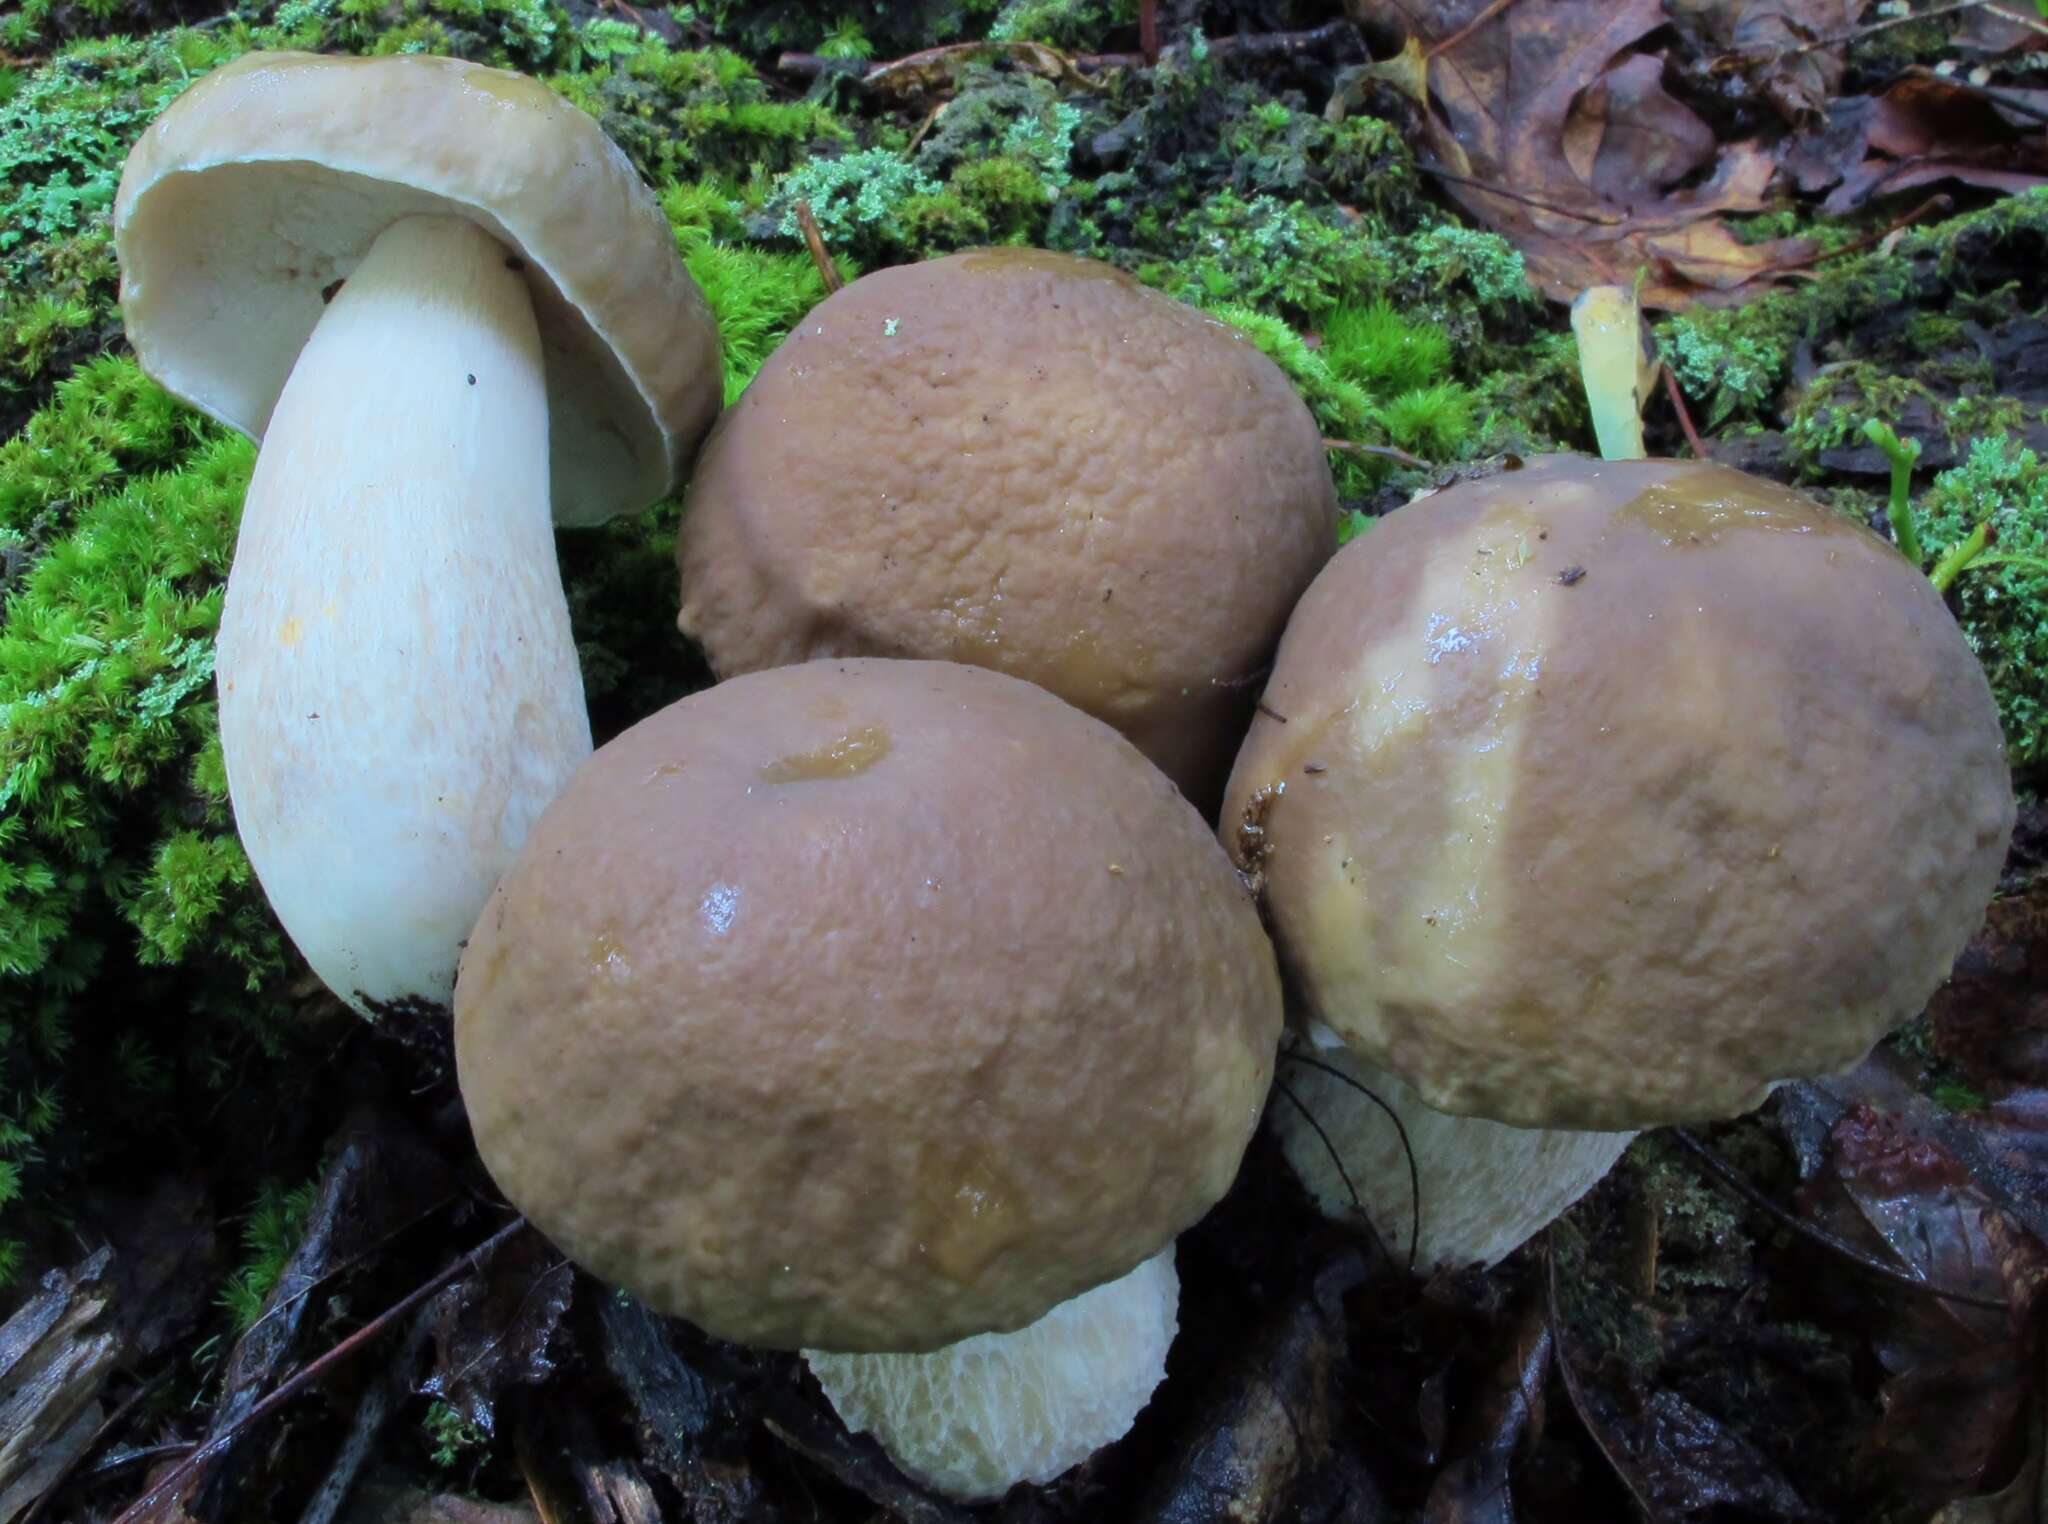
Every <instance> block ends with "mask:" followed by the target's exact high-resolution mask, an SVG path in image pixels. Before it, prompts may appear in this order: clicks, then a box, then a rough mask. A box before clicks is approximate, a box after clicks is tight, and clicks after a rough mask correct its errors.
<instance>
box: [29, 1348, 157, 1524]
mask: <svg viewBox="0 0 2048 1524" xmlns="http://www.w3.org/2000/svg"><path fill="white" fill-rule="evenodd" d="M176 1370H177V1367H176V1366H175V1365H167V1366H165V1367H164V1368H163V1369H162V1370H160V1371H158V1372H157V1373H156V1374H155V1375H154V1376H151V1377H150V1378H149V1380H147V1381H145V1382H143V1383H142V1385H141V1386H138V1387H137V1388H136V1389H135V1390H134V1391H132V1392H130V1393H129V1394H128V1395H127V1396H126V1397H124V1398H122V1399H121V1404H120V1406H119V1407H117V1408H115V1409H114V1411H113V1412H111V1413H109V1414H108V1415H107V1416H106V1420H105V1421H104V1422H103V1423H101V1424H100V1426H99V1427H98V1428H97V1429H94V1430H93V1431H92V1437H91V1438H89V1439H88V1440H86V1442H85V1443H84V1444H82V1445H80V1446H79V1447H78V1450H77V1453H76V1454H74V1455H73V1456H72V1457H71V1459H69V1460H68V1461H66V1462H65V1463H64V1464H63V1465H61V1466H59V1467H58V1468H57V1474H56V1475H55V1476H53V1477H51V1478H50V1484H49V1486H47V1487H45V1488H44V1489H43V1491H42V1495H41V1496H40V1497H38V1498H37V1499H36V1500H35V1501H34V1502H33V1503H31V1504H29V1505H28V1512H27V1513H25V1514H23V1515H22V1516H21V1524H36V1520H37V1519H40V1518H41V1517H42V1516H43V1511H44V1510H45V1509H47V1508H48V1507H49V1506H50V1500H51V1499H53V1498H54V1497H56V1496H57V1494H58V1493H59V1492H60V1491H62V1490H63V1487H64V1484H65V1483H66V1482H68V1481H70V1480H71V1473H72V1472H74V1471H76V1470H77V1469H78V1464H79V1462H80V1461H82V1460H84V1459H85V1458H86V1457H87V1456H88V1455H90V1454H92V1452H93V1451H95V1450H97V1449H98V1448H99V1447H100V1445H101V1443H102V1442H103V1441H105V1440H106V1438H107V1437H108V1436H109V1435H111V1434H113V1433H115V1432H116V1431H118V1430H119V1429H120V1427H121V1425H122V1424H124V1423H126V1422H127V1421H128V1415H129V1414H130V1413H133V1412H134V1411H135V1410H136V1408H138V1407H139V1406H141V1404H142V1401H143V1399H144V1398H146V1397H148V1396H149V1395H150V1394H151V1393H152V1392H154V1391H156V1390H157V1389H158V1388H159V1387H161V1386H162V1385H163V1384H164V1383H165V1382H166V1381H169V1380H170V1379H171V1375H172V1373H173V1372H175V1371H176Z"/></svg>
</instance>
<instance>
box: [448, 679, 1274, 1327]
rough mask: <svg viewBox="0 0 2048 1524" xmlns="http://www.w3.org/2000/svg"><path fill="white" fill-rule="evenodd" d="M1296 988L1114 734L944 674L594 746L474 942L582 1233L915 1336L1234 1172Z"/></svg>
mask: <svg viewBox="0 0 2048 1524" xmlns="http://www.w3.org/2000/svg"><path fill="white" fill-rule="evenodd" d="M1280 1021H1281V1016H1280V995H1279V981H1278V974H1277V972H1276V969H1275V966H1274V961H1273V955H1272V951H1271V948H1270V945H1269V944H1268V943H1267V941H1266V938H1265V934H1264V932H1263V931H1262V930H1261V928H1260V926H1259V923H1258V916H1257V914H1256V911H1255V910H1254V907H1253V905H1252V902H1251V898H1250V895H1249V894H1248V893H1247V891H1246V890H1245V888H1244V885H1243V884H1242V882H1241V881H1240V880H1239V878H1238V876H1237V874H1236V873H1235V871H1234V870H1233V869H1232V867H1231V865H1230V862H1229V859H1228V858H1227V857H1226V856H1225V854H1224V853H1223V852H1222V851H1221V850H1219V848H1218V846H1217V844H1216V841H1215V839H1214V837H1213V836H1212V835H1211V834H1209V832H1208V831H1207V829H1206V827H1205V826H1204V824H1203V822H1202V820H1201V819H1200V817H1199V816H1198V815H1197V814H1196V813H1195V811H1194V810H1193V809H1192V808H1191V807H1190V806H1189V805H1188V803H1187V802H1186V800H1184V799H1183V798H1182V797H1181V796H1180V795H1179V794H1178V793H1177V792H1176V791H1175V789H1174V788H1173V786H1172V784H1170V783H1169V782H1168V781H1167V780H1166V779H1165V778H1164V777H1162V776H1160V774H1159V773H1158V772H1157V771H1156V770H1155V769H1154V768H1153V767H1152V766H1151V765H1150V764H1148V763H1147V762H1146V761H1145V760H1144V758H1143V757H1141V756H1140V755H1139V754H1138V753H1137V752H1136V751H1135V750H1134V749H1133V748H1132V747H1131V746H1130V745H1129V744H1128V743H1127V742H1125V741H1124V740H1123V739H1122V738H1121V737H1119V736H1118V735H1117V734H1116V733H1115V732H1114V731H1112V730H1110V729H1109V728H1108V727H1107V726H1105V725H1102V724H1101V723H1099V722H1098V721H1096V720H1093V719H1090V718H1089V717H1088V716H1086V715H1083V714H1081V713H1080V712H1079V711H1077V710H1075V709H1072V708H1070V707H1068V706H1067V705H1065V704H1063V703H1061V702H1060V701H1059V700H1057V699H1055V698H1053V697H1052V696H1051V695H1050V694H1047V693H1045V692H1044V691H1042V690H1040V689H1037V688H1033V687H1031V686H1030V685H1028V684H1025V683H1021V682H1018V681H1016V680H1015V679H1012V678H1008V677H1004V676H1002V675H1000V674H998V673H992V672H986V671H981V670H978V669H975V668H970V667H961V666H954V665H951V664H947V663H924V662H918V663H912V662H891V661H841V662H819V663H813V664H810V665H805V666H797V667H787V668H782V669H778V670H776V671H772V672H764V673H758V674H754V675H752V676H749V677H744V678H740V679H736V680H735V681H733V682H730V683H726V684H722V685H721V686H719V687H716V688H713V689H710V690H708V691H706V692H703V693H699V694H697V695H695V696H693V697H691V698H688V699H684V700H683V701H682V702H680V703H677V704H674V705H672V706H670V707H669V708H667V709H665V710H663V711H661V712H660V713H659V714H656V715H655V716H653V717H652V718H650V719H648V720H646V721H644V722H642V723H641V724H639V725H637V726H635V727H634V728H633V729H631V730H629V731H627V732H626V733H625V734H624V735H622V736H620V737H619V738H618V739H617V740H615V741H612V742H611V743H610V744H608V745H607V746H605V747H603V748H602V749H600V750H599V751H598V752H597V753H596V755H595V756H594V757H593V758H592V759H591V760H590V762H589V763H588V764H586V765H585V766H584V767H583V769H582V770H581V771H579V772H578V773H577V774H576V776H575V777H574V778H573V779H572V780H571V782H570V784H569V786H568V788H567V790H566V791H565V792H564V793H563V794H562V796H561V797H560V798H559V799H558V800H557V801H556V802H555V803H554V804H553V805H552V806H551V807H550V808H549V809H548V811H547V812H546V813H545V814H544V815H543V816H542V818H541V820H540V822H539V824H538V825H537V826H536V827H535V828H534V830H533V832H532V833H531V835H530V836H529V837H528V838H527V842H526V846H525V848H524V850H523V851H522V852H521V854H520V857H519V859H518V860H517V861H516V862H515V863H514V864H513V866H512V868H511V869H510V870H509V871H508V872H507V873H506V875H505V876H504V878H503V879H502V880H501V881H500V884H499V886H498V889H497V891H496V893H495V894H494V895H493V897H492V899H491V902H490V904H489V905H488V906H486V908H485V910H484V914H483V917H482V919H481V920H480V922H479V923H478V925H477V928H476V932H475V934H474V935H473V936H472V938H471V940H470V943H469V947H468V949H467V951H466V952H465V954H464V956H463V962H462V968H461V972H460V974H459V976H458V979H457V983H456V991H455V1038H456V1056H457V1063H458V1069H459V1074H460V1078H461V1085H462V1093H463V1096H464V1099H465V1100H466V1101H467V1103H468V1106H469V1114H470V1119H471V1122H472V1123H473V1125H474V1127H475V1131H476V1141H477V1147H478V1149H479V1150H480V1151H481V1153H482V1155H483V1158H484V1162H485V1164H486V1165H487V1166H488V1167H489V1169H490V1171H491V1174H492V1176H493V1177H494V1178H495V1179H496V1180H497V1182H498V1184H499V1185H500V1186H501V1187H502V1188H503V1189H504V1191H505V1193H506V1195H507V1196H508V1197H510V1198H511V1200H512V1201H513V1202H514V1203H515V1204H517V1205H518V1206H519V1208H520V1209H521V1210H522V1211H524V1212H525V1213H527V1215H528V1216H529V1217H531V1218H532V1219H533V1221H534V1222H535V1223H536V1224H537V1225H539V1226H540V1228H541V1229H542V1230H543V1231H545V1232H546V1233H547V1234H548V1235H549V1236H550V1237H552V1238H554V1239H555V1240H556V1241H557V1242H558V1243H559V1244H560V1245H561V1246H562V1248H563V1249H564V1250H565V1251H566V1252H568V1253H569V1254H570V1255H571V1256H573V1257H574V1258H576V1259H577V1260H579V1261H580V1262H581V1263H583V1264H584V1265H586V1266H587V1267H588V1268H589V1269H591V1270H592V1271H593V1272H595V1273H596V1274H598V1275H600V1276H603V1277H606V1278H608V1279H610V1280H613V1281H616V1282H618V1283H619V1284H622V1285H624V1286H626V1287H628V1288H629V1289H631V1290H633V1291H634V1292H635V1293H637V1294H638V1295H640V1296H641V1297H643V1298H644V1299H646V1300H647V1301H648V1302H649V1303H650V1305H652V1306H654V1307H656V1308H658V1309H660V1310H661V1311H663V1312H666V1313H669V1314H672V1315H675V1316H679V1317H685V1318H688V1319H690V1320H692V1321H693V1322H696V1323H698V1324H700V1325H701V1326H703V1327H704V1328H706V1329H708V1330H709V1331H711V1332H712V1333H715V1334H718V1335H720V1336H722V1337H724V1338H729V1339H735V1340H739V1341H742V1342H746V1343H751V1344H762V1345H774V1346H782V1347H787V1348H797V1347H808V1348H816V1349H852V1350H923V1349H931V1348H935V1347H937V1346H939V1345H941V1344H945V1343H948V1342H951V1341H952V1340H955V1339H960V1338H965V1337H967V1336H968V1335H970V1334H975V1333H981V1332H985V1331H991V1330H1007V1329H1012V1328H1016V1327H1020V1326H1022V1325H1023V1324H1025V1323H1028V1322H1030V1321H1031V1320H1032V1319H1034V1318H1036V1317H1038V1316H1039V1315H1040V1314H1041V1313H1043V1312H1045V1311H1046V1310H1047V1309H1048V1308H1050V1307H1052V1306H1053V1305H1054V1304H1055V1303H1058V1302H1060V1301H1063V1300H1065V1299H1066V1298H1068V1297H1071V1296H1073V1295H1075V1294H1076V1293H1078V1292H1081V1291H1084V1290H1086V1289H1088V1288H1089V1287H1091V1286H1095V1285H1098V1284H1100V1283H1101V1282H1103V1281H1107V1280H1110V1279H1113V1278H1115V1277H1117V1276H1119V1275H1122V1274H1124V1273H1125V1272H1126V1271H1128V1270H1129V1269H1131V1267H1132V1266H1134V1265H1136V1264H1137V1263H1138V1262H1139V1261H1140V1260H1142V1259H1144V1258H1146V1257H1147V1256H1148V1255H1151V1254H1153V1253H1155V1252H1156V1251H1158V1250H1159V1249H1160V1248H1161V1247H1162V1246H1163V1245H1164V1244H1165V1243H1166V1242H1167V1241H1168V1240H1169V1239H1170V1238H1172V1237H1173V1236H1174V1235H1175V1234H1177V1233H1178V1232H1179V1231H1180V1230H1181V1229H1183V1228H1185V1227H1187V1226H1188V1225H1189V1224H1190V1223H1192V1222H1193V1221H1194V1220H1195V1219H1196V1218H1197V1217H1199V1216H1200V1215H1201V1214H1202V1213H1203V1212H1204V1211H1206V1210H1207V1209H1208V1207H1209V1206H1210V1205H1211V1204H1212V1203H1214V1202H1215V1201H1216V1199H1217V1198H1218V1197H1220V1196H1221V1195H1222V1193H1223V1191H1224V1190H1225V1189H1226V1187H1227V1186H1228V1185H1229V1182H1230V1180H1231V1178H1232V1176H1233V1174H1234V1173H1235V1171H1236V1169H1237V1165H1238V1160H1239V1157H1240V1155H1241V1154H1242V1151H1243V1149H1244V1147H1245V1144H1246V1142H1247V1140H1248V1139H1249V1138H1250V1136H1251V1133H1252V1130H1253V1128H1254V1126H1255V1125H1256V1122H1257V1118H1258V1112H1259V1107H1260V1104H1261V1102H1262V1101H1263V1099H1264V1096H1265V1091H1266V1086H1267V1084H1268V1082H1269V1079H1270V1077H1271V1073H1272V1063H1273V1054H1274V1049H1275V1045H1276V1043H1277V1040H1278V1036H1279V1030H1280Z"/></svg>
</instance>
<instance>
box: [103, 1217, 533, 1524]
mask: <svg viewBox="0 0 2048 1524" xmlns="http://www.w3.org/2000/svg"><path fill="white" fill-rule="evenodd" d="M525 1226H526V1219H525V1218H524V1217H515V1218H513V1219H512V1221H510V1222H509V1223H507V1224H505V1226H504V1227H502V1228H500V1229H498V1231H497V1232H495V1233H493V1234H492V1235H491V1236H490V1237H489V1238H487V1239H485V1240H484V1241H483V1242H482V1243H480V1244H478V1245H477V1246H476V1247H475V1248H474V1249H471V1250H469V1251H468V1252H467V1253H464V1254H460V1255H457V1256H456V1257H455V1258H454V1259H453V1260H451V1261H450V1262H449V1263H448V1264H446V1265H444V1266H442V1267H441V1269H440V1270H438V1271H437V1272H435V1274H434V1276H433V1278H432V1279H430V1280H428V1281H427V1282H426V1283H425V1284H424V1285H420V1286H416V1287H414V1288H413V1289H412V1290H411V1291H408V1292H407V1293H406V1294H405V1295H404V1296H402V1297H400V1298H399V1299H398V1300H397V1301H395V1302H393V1303H392V1304H391V1305H390V1306H389V1307H387V1308H385V1309H384V1310H383V1311H382V1312H380V1313H378V1314H377V1316H375V1317H374V1318H372V1319H370V1321H369V1322H367V1323H365V1324H364V1325H363V1326H362V1327H361V1328H358V1329H357V1330H356V1331H355V1332H354V1333H352V1334H350V1335H349V1336H348V1337H347V1338H346V1339H343V1340H342V1341H341V1342H340V1343H339V1344H337V1345H335V1346H334V1347H333V1348H332V1349H330V1350H328V1351H327V1353H325V1354H324V1355H317V1356H315V1357H314V1358H313V1359H311V1360H308V1361H307V1362H306V1363H305V1364H304V1365H302V1366H300V1367H299V1368H298V1369H297V1370H295V1371H293V1372H292V1373H291V1374H290V1375H289V1376H287V1377H285V1379H284V1380H282V1381H280V1382H279V1383H278V1384H277V1385H276V1386H275V1387H273V1388H272V1389H271V1391H270V1393H269V1394H268V1395H267V1396H265V1397H264V1398H262V1399H261V1400H260V1401H259V1402H257V1403H256V1404H255V1405H254V1406H253V1407H251V1408H250V1409H249V1411H248V1412H246V1413H244V1414H243V1415H242V1416H241V1417H240V1418H239V1419H237V1420H236V1421H235V1422H234V1423H232V1424H230V1425H229V1426H228V1427H227V1428H225V1429H223V1430H221V1432H220V1433H218V1434H216V1435H214V1436H213V1438H211V1439H209V1440H208V1441H207V1442H206V1443H205V1444H203V1445H197V1446H195V1447H194V1448H193V1450H192V1453H191V1454H190V1455H187V1456H186V1457H185V1458H184V1459H183V1460H182V1461H180V1462H178V1464H177V1465H175V1466H173V1467H172V1468H171V1469H170V1470H169V1471H168V1472H167V1473H165V1475H164V1479H163V1480H162V1481H160V1482H158V1483H157V1484H156V1485H155V1486H154V1487H152V1488H150V1490H149V1491H148V1492H146V1493H144V1494H143V1495H142V1496H141V1497H139V1498H137V1499H136V1500H135V1501H134V1502H132V1503H130V1504H129V1505H128V1506H127V1507H126V1508H124V1509H122V1510H121V1513H120V1515H119V1517H117V1518H116V1519H115V1520H114V1524H141V1520H142V1519H144V1518H145V1517H147V1516H148V1515H149V1514H150V1513H151V1512H152V1510H154V1509H155V1508H156V1507H157V1506H158V1505H159V1504H160V1503H162V1502H163V1501H164V1500H165V1499H166V1498H175V1497H177V1495H178V1494H179V1493H180V1492H181V1491H182V1490H183V1489H184V1486H185V1484H186V1483H187V1482H189V1481H191V1480H192V1479H193V1477H194V1476H195V1475H197V1474H198V1472H199V1469H200V1468H201V1467H202V1466H204V1465H205V1464H206V1463H207V1462H208V1461H210V1460H212V1459H213V1458H214V1457H215V1456H216V1455H219V1454H220V1453H221V1452H222V1451H224V1450H226V1449H227V1448H228V1447H229V1446H230V1445H232V1444H234V1442H235V1441H236V1440H238V1439H240V1438H241V1437H242V1435H243V1434H244V1433H245V1432H246V1431H247V1430H248V1429H250V1428H251V1427H252V1426H254V1425H256V1424H258V1423H261V1422H262V1421H263V1420H264V1419H266V1418H268V1417H269V1416H270V1415H271V1414H272V1413H275V1412H276V1411H277V1410H278V1409H279V1408H281V1407H283V1406H284V1405H285V1404H286V1403H287V1402H289V1401H291V1399H292V1398H294V1397H296V1396H297V1395H298V1394H299V1392H300V1391H302V1390H303V1389H304V1388H305V1387H306V1386H307V1385H308V1384H310V1383H311V1382H312V1381H314V1380H315V1379H317V1378H318V1377H320V1376H322V1375H324V1374H326V1373H327V1372H328V1371H330V1370H332V1369H333V1368H334V1367H335V1366H337V1365H339V1364H341V1363H342V1362H343V1361H344V1360H346V1359H348V1357H349V1356H350V1355H353V1354H354V1353H355V1352H356V1351H357V1350H359V1349H361V1348H362V1347H363V1346H364V1345H366V1344H369V1343H371V1342H373V1341H374V1340H375V1339H376V1338H377V1337H378V1336H379V1335H380V1334H382V1333H384V1332H385V1331H386V1330H388V1329H389V1328H390V1327H391V1325H392V1324H394V1323H396V1322H397V1321H398V1320H399V1319H400V1318H402V1317H404V1316H405V1315H406V1314H407V1313H408V1312H411V1311H412V1310H413V1308H415V1307H417V1306H419V1304H420V1303H422V1302H424V1301H425V1300H426V1299H427V1298H428V1297H430V1296H432V1295H433V1294H434V1293H435V1292H437V1291H439V1290H440V1289H441V1288H442V1287H443V1286H446V1285H448V1284H449V1283H450V1282H452V1281H455V1280H458V1279H460V1278H461V1277H462V1276H463V1275H464V1274H466V1273H467V1272H469V1271H470V1270H473V1269H475V1268H476V1267H477V1266H478V1265H480V1264H482V1263H483V1261H484V1260H485V1259H487V1258H489V1257H490V1255H491V1254H492V1253H494V1252H495V1251H496V1250H497V1249H498V1247H499V1246H500V1245H502V1244H504V1243H506V1242H507V1241H508V1240H510V1239H511V1238H512V1237H513V1235H514V1234H516V1233H518V1232H519V1230H520V1229H522V1228H524V1227H525Z"/></svg>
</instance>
